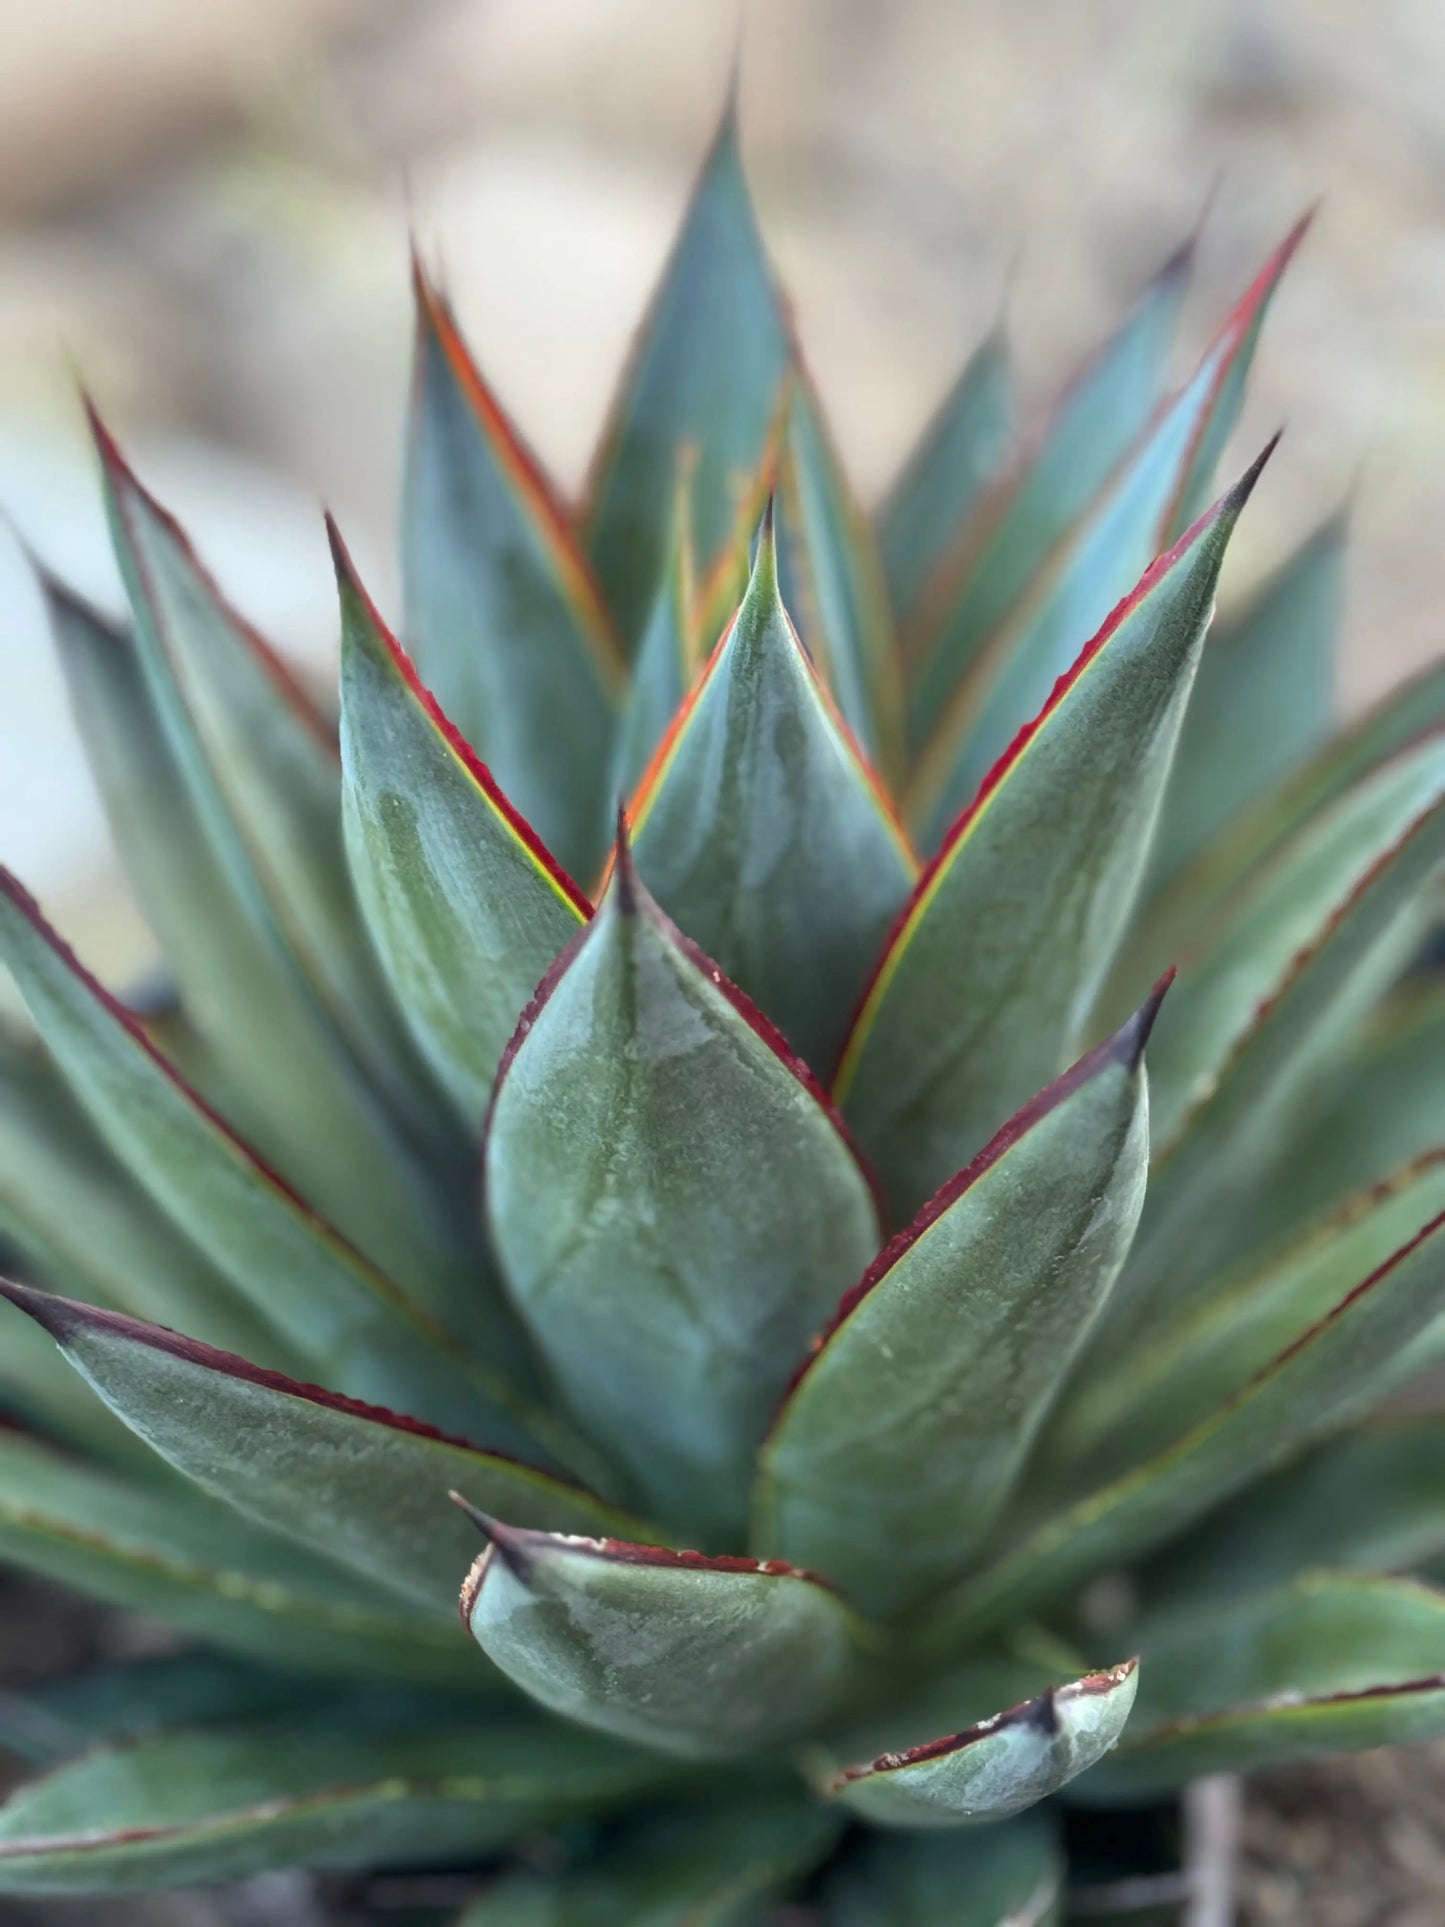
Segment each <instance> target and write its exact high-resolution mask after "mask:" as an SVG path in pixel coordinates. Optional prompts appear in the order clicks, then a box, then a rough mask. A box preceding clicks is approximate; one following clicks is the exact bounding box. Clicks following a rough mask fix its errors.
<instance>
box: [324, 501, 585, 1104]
mask: <svg viewBox="0 0 1445 1927" xmlns="http://www.w3.org/2000/svg"><path fill="white" fill-rule="evenodd" d="M332 545H333V550H334V553H335V557H336V566H337V575H338V580H339V583H340V588H341V612H342V628H341V730H342V764H343V772H344V775H343V794H344V804H345V817H346V841H347V850H348V852H349V855H350V858H351V869H352V875H353V877H354V879H355V882H356V889H357V895H358V896H359V898H360V900H361V904H362V908H363V910H364V911H365V914H366V920H367V926H368V928H369V929H370V931H371V933H372V937H373V938H374V940H375V943H376V947H377V953H378V955H379V956H380V958H381V961H382V965H383V968H384V969H385V970H386V973H387V977H388V979H389V980H390V983H391V986H392V989H393V990H394V992H395V993H396V999H397V1002H398V1004H399V1005H400V1007H401V1010H402V1013H403V1015H404V1016H405V1018H406V1020H407V1023H408V1025H409V1027H410V1029H411V1033H412V1036H413V1037H414V1039H415V1041H416V1044H417V1047H418V1049H419V1050H420V1051H421V1053H422V1055H423V1056H424V1057H425V1058H426V1060H427V1062H428V1064H430V1066H431V1068H432V1071H433V1072H434V1074H435V1076H436V1079H437V1082H438V1083H439V1084H440V1085H441V1086H442V1087H443V1088H444V1089H445V1090H446V1091H447V1092H448V1094H449V1095H450V1096H451V1098H452V1100H453V1102H454V1103H455V1104H456V1106H457V1109H458V1110H459V1111H460V1112H461V1114H462V1116H463V1117H464V1118H465V1119H466V1121H467V1123H468V1124H469V1125H471V1126H472V1127H473V1128H475V1127H477V1126H478V1125H480V1123H481V1120H482V1116H483V1113H484V1112H485V1110H486V1106H487V1099H488V1095H489V1093H490V1091H491V1087H492V1082H493V1079H494V1078H495V1077H496V1073H497V1065H498V1063H499V1062H500V1060H501V1055H502V1051H503V1049H504V1048H505V1046H506V1042H507V1039H508V1038H509V1037H510V1036H511V1034H512V1032H513V1031H514V1030H515V1029H516V1026H517V1019H518V1017H519V1016H520V1015H521V1013H522V1010H523V1008H524V1007H525V1005H526V1002H527V999H528V998H529V997H530V996H531V994H532V992H533V990H534V989H535V988H536V985H537V981H538V979H539V978H540V977H541V976H542V975H543V973H544V972H545V970H546V969H547V966H548V965H549V964H550V963H551V961H552V959H553V958H554V957H555V956H556V954H557V952H558V951H559V950H560V949H561V948H562V947H563V945H564V944H565V943H566V942H567V940H568V938H569V937H571V936H572V935H573V934H574V933H575V932H576V930H577V928H578V926H579V924H581V923H583V922H584V921H585V920H586V918H587V917H588V916H589V915H590V914H591V907H590V905H589V904H588V902H587V900H586V898H585V897H584V896H583V895H582V893H581V891H580V890H579V889H578V888H577V886H576V884H574V883H573V882H572V880H571V878H570V877H568V876H566V875H565V874H564V873H563V872H562V871H561V870H559V869H558V867H557V865H556V863H555V862H553V860H552V858H551V856H550V855H549V854H548V852H547V850H546V848H545V846H544V845H543V844H542V843H540V842H539V841H538V839H537V837H536V836H535V834H534V833H533V831H532V830H531V828H530V826H529V825H528V824H527V823H526V821H525V820H524V819H523V818H522V817H521V816H519V815H518V813H517V811H516V810H515V809H513V807H512V805H511V803H510V802H509V801H508V800H507V798H506V796H505V795H504V794H503V793H502V791H501V790H500V789H499V788H498V787H497V785H496V783H495V782H494V780H493V778H492V775H491V772H490V771H489V770H488V769H487V768H486V766H485V765H484V764H483V763H481V762H479V761H478V760H477V758H476V756H475V755H473V753H472V751H471V750H470V748H469V747H468V746H467V744H466V742H465V740H464V739H463V738H462V737H461V736H460V735H458V733H457V731H456V730H455V729H453V727H452V726H451V724H450V723H449V722H448V721H447V719H446V717H445V716H444V715H443V714H442V712H441V710H440V709H439V708H438V707H437V704H436V702H435V701H434V700H433V698H432V697H431V695H430V694H429V693H428V692H427V690H426V689H425V688H423V686H422V684H421V682H420V680H419V679H418V677H417V674H416V671H415V670H414V669H413V668H412V665H411V663H410V661H409V660H408V659H407V657H406V656H405V655H404V654H403V652H402V650H401V648H400V646H399V644H398V643H397V642H396V640H395V639H394V637H393V636H392V635H391V634H390V632H389V631H388V630H387V628H386V627H385V625H384V624H383V623H382V621H381V618H380V617H379V615H378V614H377V612H376V609H375V607H374V606H373V604H372V603H371V601H370V599H369V598H368V597H367V595H366V592H365V590H364V589H363V588H362V587H361V583H360V581H359V580H358V578H357V575H356V572H355V570H354V568H353V567H352V564H351V559H350V557H349V556H348V555H347V553H346V551H345V549H344V548H343V547H342V545H341V541H340V538H339V537H338V536H337V535H336V533H335V531H334V529H333V532H332Z"/></svg>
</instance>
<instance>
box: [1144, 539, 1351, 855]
mask: <svg viewBox="0 0 1445 1927" xmlns="http://www.w3.org/2000/svg"><path fill="white" fill-rule="evenodd" d="M1344 558H1345V522H1344V518H1343V516H1336V517H1335V518H1334V519H1333V520H1331V521H1329V522H1326V523H1325V524H1324V525H1323V526H1322V527H1321V528H1319V529H1317V530H1316V531H1315V532H1314V534H1313V535H1311V536H1310V538H1309V539H1308V541H1306V542H1303V543H1302V544H1301V545H1300V547H1299V548H1298V549H1296V550H1295V552H1294V554H1293V555H1291V556H1290V557H1288V558H1287V560H1286V561H1285V562H1283V563H1282V564H1281V565H1280V567H1279V568H1278V569H1277V570H1276V572H1275V573H1274V574H1273V575H1272V576H1271V577H1270V578H1269V580H1268V581H1267V582H1266V583H1264V584H1263V586H1262V587H1261V588H1260V589H1258V590H1257V591H1256V593H1255V595H1254V597H1253V598H1252V600H1251V601H1250V602H1249V603H1248V604H1247V605H1246V606H1245V607H1244V608H1242V609H1240V610H1238V611H1237V612H1236V613H1235V614H1233V615H1232V616H1228V617H1225V618H1224V619H1222V620H1221V621H1220V622H1218V623H1217V624H1216V625H1215V628H1214V631H1213V633H1212V634H1211V636H1210V638H1209V643H1208V646H1207V647H1206V649H1205V651H1204V656H1203V659H1202V660H1201V662H1200V665H1199V674H1198V675H1197V676H1196V677H1195V680H1194V694H1193V695H1192V696H1191V697H1190V699H1189V709H1188V712H1187V714H1186V715H1185V718H1184V727H1183V729H1182V730H1181V731H1180V734H1179V748H1178V750H1177V751H1176V753H1175V758H1174V768H1173V771H1172V772H1171V774H1170V777H1169V790H1168V794H1167V796H1166V797H1165V800H1164V813H1163V816H1162V817H1161V819H1160V823H1159V833H1158V836H1157V838H1156V839H1155V846H1154V860H1153V864H1152V875H1153V877H1154V878H1156V879H1162V878H1166V877H1168V876H1170V875H1172V874H1173V873H1174V872H1175V871H1176V870H1178V869H1179V868H1180V866H1181V865H1182V864H1184V863H1186V862H1188V861H1189V860H1190V858H1192V857H1194V856H1197V855H1198V853H1199V852H1200V850H1202V849H1203V848H1205V846H1206V845H1207V844H1208V843H1209V842H1210V840H1211V839H1212V838H1213V837H1215V836H1216V835H1218V833H1219V832H1220V831H1221V830H1222V829H1223V828H1224V826H1225V824H1226V823H1228V822H1229V821H1230V819H1231V818H1232V817H1234V816H1236V815H1237V814H1238V813H1239V811H1240V810H1241V809H1243V808H1244V807H1245V806H1246V805H1248V804H1250V803H1253V802H1255V801H1256V800H1257V799H1258V798H1259V797H1260V796H1262V795H1264V794H1265V793H1266V792H1267V791H1269V790H1270V789H1272V788H1273V787H1274V785H1275V784H1276V783H1277V782H1279V781H1280V779H1281V778H1283V777H1284V776H1286V775H1288V773H1289V772H1290V770H1292V769H1293V768H1294V766H1295V765H1296V764H1297V763H1300V762H1302V761H1303V760H1304V758H1305V757H1306V756H1308V755H1309V754H1310V753H1311V752H1312V751H1313V750H1315V749H1316V748H1318V746H1319V744H1320V743H1321V742H1322V741H1324V740H1325V739H1326V738H1327V737H1328V736H1329V734H1330V731H1331V725H1332V722H1333V705H1332V693H1333V685H1334V674H1335V657H1336V654H1337V652H1338V648H1339V641H1340V628H1341V615H1342V610H1343V602H1344V580H1343V578H1344Z"/></svg>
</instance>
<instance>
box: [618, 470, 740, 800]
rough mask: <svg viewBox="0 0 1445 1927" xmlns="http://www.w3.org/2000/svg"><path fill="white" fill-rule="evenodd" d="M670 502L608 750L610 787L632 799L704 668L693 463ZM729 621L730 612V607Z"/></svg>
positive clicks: (706, 637)
mask: <svg viewBox="0 0 1445 1927" xmlns="http://www.w3.org/2000/svg"><path fill="white" fill-rule="evenodd" d="M681 469H682V473H681V474H680V475H679V477H678V485H677V496H676V499H675V501H674V503H673V514H672V538H671V541H670V543H669V546H668V551H667V558H666V561H665V563H664V566H663V572H662V579H661V581H660V582H659V583H658V585H657V593H656V595H655V596H654V597H653V600H652V608H651V610H650V612H649V614H648V618H647V624H646V627H645V628H644V629H643V632H642V640H641V641H640V642H639V643H638V645H637V660H636V662H635V663H634V664H633V668H632V683H631V687H630V688H629V690H628V695H627V707H626V709H625V710H624V711H623V715H622V721H621V723H620V724H619V725H618V730H617V743H616V746H615V748H614V751H613V762H612V788H613V792H614V794H616V795H618V796H631V794H632V792H633V791H634V790H635V789H636V788H637V786H638V784H639V783H640V782H641V781H642V778H643V775H644V774H645V773H646V770H647V767H648V765H649V764H650V763H651V761H652V759H653V757H654V755H655V754H656V753H657V749H658V746H659V744H660V743H661V742H662V739H663V737H664V736H665V735H666V734H667V730H668V725H669V724H670V723H671V722H672V719H673V718H674V716H676V714H677V712H678V710H679V709H681V707H682V703H683V698H684V697H685V696H686V695H687V693H688V691H689V689H691V687H692V685H693V682H694V681H695V680H696V677H697V675H698V672H699V671H700V670H701V668H702V666H703V650H704V648H705V647H706V646H708V645H710V644H711V642H712V641H713V637H712V636H710V635H707V634H706V632H705V630H704V627H703V621H702V613H701V611H700V609H699V606H698V597H699V591H698V585H697V580H696V575H697V569H696V559H695V557H694V554H693V535H692V479H691V474H692V464H691V463H690V462H683V463H682V464H681ZM728 613H729V617H731V613H732V608H731V605H729V612H728Z"/></svg>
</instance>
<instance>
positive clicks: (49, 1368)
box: [0, 1305, 161, 1480]
mask: <svg viewBox="0 0 1445 1927" xmlns="http://www.w3.org/2000/svg"><path fill="white" fill-rule="evenodd" d="M7 1427H8V1428H16V1429H19V1430H23V1431H26V1432H32V1433H34V1434H35V1435H36V1436H38V1437H39V1438H42V1439H45V1440H48V1441H49V1442H50V1443H51V1444H53V1445H62V1446H65V1447H67V1448H68V1449H69V1450H70V1451H72V1452H76V1453H79V1454H80V1455H81V1456H82V1457H83V1458H85V1459H88V1460H95V1461H98V1462H99V1463H101V1464H105V1465H112V1466H115V1467H116V1468H118V1469H119V1470H122V1471H124V1472H125V1473H126V1474H127V1476H128V1477H132V1478H136V1479H141V1480H146V1479H150V1478H153V1477H154V1476H155V1474H156V1473H157V1471H159V1470H161V1467H160V1462H159V1461H158V1460H157V1458H156V1455H155V1453H154V1452H152V1451H151V1450H150V1448H149V1447H148V1446H145V1445H142V1444H141V1442H140V1440H139V1439H138V1438H136V1437H135V1435H134V1434H133V1433H132V1432H129V1431H127V1430H126V1428H125V1426H123V1425H122V1424H121V1422H120V1420H119V1419H117V1418H115V1417H114V1416H113V1415H112V1414H111V1413H110V1412H108V1411H107V1410H106V1408H105V1407H104V1406H103V1405H102V1404H101V1403H100V1401H99V1400H98V1399H97V1398H96V1396H95V1394H94V1393H93V1392H92V1391H91V1390H90V1387H89V1386H88V1385H84V1384H82V1383H81V1381H80V1380H79V1379H78V1378H77V1377H76V1376H75V1373H74V1372H73V1371H71V1369H70V1367H69V1366H68V1365H67V1364H66V1362H65V1360H64V1359H63V1358H62V1357H61V1356H60V1353H59V1352H58V1351H56V1349H55V1347H54V1345H53V1344H52V1343H51V1342H50V1340H49V1338H47V1337H46V1335H45V1333H44V1332H43V1331H41V1329H40V1327H39V1326H38V1325H35V1324H32V1323H31V1321H30V1320H29V1319H28V1318H22V1317H21V1315H20V1313H19V1312H17V1311H12V1310H11V1308H10V1307H9V1306H8V1305H0V1429H5V1428H7Z"/></svg>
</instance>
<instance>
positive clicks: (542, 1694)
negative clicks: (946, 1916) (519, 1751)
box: [462, 1519, 865, 1759]
mask: <svg viewBox="0 0 1445 1927" xmlns="http://www.w3.org/2000/svg"><path fill="white" fill-rule="evenodd" d="M478 1523H479V1524H482V1525H483V1527H484V1530H486V1531H487V1532H488V1534H489V1536H490V1538H491V1541H492V1543H491V1545H490V1546H489V1548H488V1550H487V1551H486V1552H485V1553H483V1555H482V1557H481V1558H480V1559H479V1560H478V1561H477V1563H476V1565H475V1566H474V1567H473V1569H472V1572H471V1575H470V1576H469V1578H468V1580H467V1583H466V1585H465V1587H464V1588H463V1591H462V1617H463V1619H464V1620H465V1622H466V1623H467V1625H468V1626H469V1627H470V1628H471V1631H472V1634H473V1637H474V1638H475V1639H476V1641H477V1644H478V1645H479V1646H480V1647H481V1649H482V1651H483V1652H484V1653H485V1654H486V1655H487V1657H488V1658H489V1659H490V1660H491V1661H492V1662H493V1664H494V1665H496V1666H497V1667H499V1668H500V1669H501V1671H502V1672H503V1673H505V1674H506V1675H507V1677H508V1678H509V1679H510V1680H512V1681H513V1682H514V1684H516V1685H517V1686H520V1687H521V1688H522V1690H523V1692H525V1693H528V1694H530V1695H531V1696H532V1698H534V1699H536V1700H538V1701H539V1702H540V1703H541V1704H542V1705H543V1706H546V1707H548V1708H549V1709H550V1710H551V1711H552V1712H554V1713H558V1714H560V1715H562V1716H563V1717H564V1718H566V1719H570V1720H574V1721H576V1722H578V1723H579V1724H581V1725H583V1726H595V1727H599V1728H601V1729H602V1730H603V1731H604V1732H607V1733H612V1734H615V1735H616V1736H617V1737H618V1738H620V1739H627V1740H636V1741H639V1742H641V1743H642V1744H643V1745H645V1746H650V1747H656V1748H658V1749H660V1750H661V1751H663V1752H667V1753H677V1754H682V1755H685V1756H687V1757H691V1758H695V1759H710V1758H724V1757H726V1756H728V1755H730V1754H736V1753H747V1752H751V1751H755V1750H760V1749H763V1748H766V1747H770V1746H776V1745H779V1744H780V1743H782V1742H783V1741H785V1740H789V1739H792V1738H794V1737H795V1736H796V1735H798V1734H800V1733H803V1732H806V1731H807V1730H808V1729H809V1728H810V1727H812V1726H814V1725H816V1724H817V1722H818V1721H819V1720H820V1719H821V1718H823V1717H825V1716H826V1715H827V1714H828V1713H829V1712H830V1711H831V1710H832V1709H833V1706H834V1705H835V1703H836V1701H837V1699H838V1697H839V1695H840V1694H841V1693H842V1691H843V1690H844V1689H845V1687H846V1686H847V1684H848V1682H849V1679H850V1676H851V1674H852V1672H853V1669H854V1666H855V1664H856V1663H857V1662H858V1660H859V1658H860V1656H861V1653H862V1650H863V1647H862V1643H861V1642H862V1640H863V1638H864V1636H865V1635H864V1633H863V1629H862V1628H861V1626H860V1623H859V1622H858V1621H857V1620H855V1618H854V1617H853V1615H852V1613H851V1612H850V1611H849V1609H848V1608H847V1607H846V1606H845V1605H844V1604H843V1602H842V1600H841V1599H840V1598H839V1597H838V1595H837V1594H836V1593H835V1592H833V1591H831V1590H830V1588H828V1587H827V1586H825V1585H823V1584H822V1583H821V1582H820V1581H819V1580H817V1579H814V1578H813V1577H812V1576H811V1575H809V1574H807V1573H804V1572H798V1571H796V1570H795V1569H794V1568H792V1567H791V1566H782V1565H777V1564H760V1563H757V1562H755V1561H753V1560H750V1559H731V1558H729V1559H707V1558H704V1557H703V1556H702V1555H701V1554H700V1553H677V1552H666V1551H663V1550H661V1549H660V1548H658V1547H655V1546H638V1545H631V1544H627V1543H624V1542H622V1541H619V1540H615V1539H572V1538H561V1537H558V1536H555V1535H553V1534H549V1533H541V1532H525V1531H516V1530H514V1529H513V1528H511V1527H510V1526H503V1525H500V1524H498V1523H496V1522H495V1521H491V1520H487V1521H482V1520H480V1519H479V1520H478Z"/></svg>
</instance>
